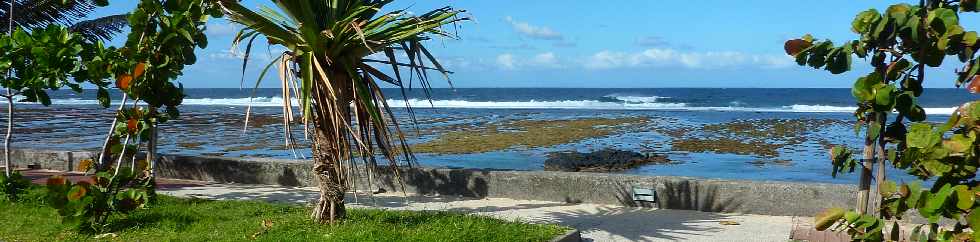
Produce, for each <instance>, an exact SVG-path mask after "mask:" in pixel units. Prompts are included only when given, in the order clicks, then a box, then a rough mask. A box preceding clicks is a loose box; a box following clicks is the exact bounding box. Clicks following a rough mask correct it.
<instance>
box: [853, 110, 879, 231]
mask: <svg viewBox="0 0 980 242" xmlns="http://www.w3.org/2000/svg"><path fill="white" fill-rule="evenodd" d="M875 116H876V115H875V114H873V115H871V116H869V117H868V121H867V123H868V124H869V125H868V130H867V134H866V135H865V136H864V154H863V156H864V157H862V159H861V181H860V183H859V184H858V197H857V209H855V210H857V212H858V213H860V214H867V212H868V200H869V198H870V197H869V195H870V194H871V166H873V165H874V163H873V162H874V154H875V147H874V146H875V140H874V139H873V138H872V137H871V134H872V133H871V132H873V131H872V130H871V125H870V124H871V123H872V122H877V120H876V119H875Z"/></svg>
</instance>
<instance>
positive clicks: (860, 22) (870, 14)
mask: <svg viewBox="0 0 980 242" xmlns="http://www.w3.org/2000/svg"><path fill="white" fill-rule="evenodd" d="M879 19H881V14H879V13H878V10H876V9H873V8H872V9H868V10H865V11H863V12H861V13H858V14H857V16H855V17H854V21H852V22H851V31H853V32H854V33H855V34H863V33H866V32H868V29H869V27H870V26H871V25H873V24H875V23H877V22H878V20H879Z"/></svg>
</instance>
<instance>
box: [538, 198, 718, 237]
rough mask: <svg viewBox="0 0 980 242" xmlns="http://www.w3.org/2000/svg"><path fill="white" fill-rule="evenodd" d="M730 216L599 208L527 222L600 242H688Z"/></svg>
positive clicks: (710, 232)
mask: <svg viewBox="0 0 980 242" xmlns="http://www.w3.org/2000/svg"><path fill="white" fill-rule="evenodd" d="M726 219H730V216H728V215H725V214H718V213H705V212H698V211H689V210H671V209H651V208H635V207H633V208H631V207H613V206H606V207H597V208H584V209H574V210H565V211H554V212H549V213H547V214H545V215H543V216H541V217H539V218H537V219H533V220H530V221H528V222H535V223H559V224H562V225H566V226H570V227H573V228H576V229H579V230H580V231H582V233H583V234H586V235H587V236H588V237H591V238H592V239H595V240H597V241H604V240H613V239H618V240H623V239H625V240H628V241H646V240H654V239H657V240H685V239H691V237H697V236H699V235H704V236H711V235H714V234H716V233H718V232H720V231H721V230H722V229H721V228H719V227H718V226H717V224H718V223H719V222H720V221H723V220H726Z"/></svg>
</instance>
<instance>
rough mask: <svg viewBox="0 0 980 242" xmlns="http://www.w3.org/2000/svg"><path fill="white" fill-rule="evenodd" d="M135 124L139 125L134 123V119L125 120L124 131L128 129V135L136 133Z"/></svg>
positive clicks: (136, 122)
mask: <svg viewBox="0 0 980 242" xmlns="http://www.w3.org/2000/svg"><path fill="white" fill-rule="evenodd" d="M137 124H139V122H138V121H136V119H129V120H126V129H128V130H129V132H130V133H136V125H137Z"/></svg>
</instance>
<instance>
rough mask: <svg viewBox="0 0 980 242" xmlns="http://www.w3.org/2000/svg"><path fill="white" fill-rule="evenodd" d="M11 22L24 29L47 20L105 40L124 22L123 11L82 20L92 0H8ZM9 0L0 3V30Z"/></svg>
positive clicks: (4, 27) (6, 20)
mask: <svg viewBox="0 0 980 242" xmlns="http://www.w3.org/2000/svg"><path fill="white" fill-rule="evenodd" d="M12 1H13V4H14V6H13V16H14V19H13V20H14V23H13V26H15V27H21V28H24V29H28V30H33V29H38V28H44V27H47V26H48V25H50V24H58V25H64V26H71V27H70V28H71V29H72V31H74V32H77V33H80V34H81V35H82V36H83V37H85V38H86V39H88V40H93V41H94V40H108V39H109V38H111V37H112V36H113V35H114V34H116V33H119V32H120V31H122V30H123V27H125V26H126V23H127V19H126V16H125V15H111V16H105V17H101V18H96V19H91V20H85V19H86V18H87V17H88V15H89V14H91V13H92V11H94V10H95V8H96V7H98V5H97V4H96V3H95V0H12ZM9 3H10V2H9V1H3V2H2V3H0V23H2V24H0V31H3V32H7V31H8V30H7V24H8V23H9V21H10V14H11V12H10V8H9V7H8V6H9V5H7V4H9Z"/></svg>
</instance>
